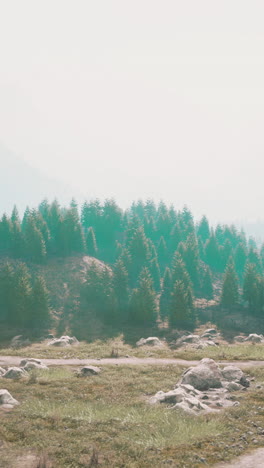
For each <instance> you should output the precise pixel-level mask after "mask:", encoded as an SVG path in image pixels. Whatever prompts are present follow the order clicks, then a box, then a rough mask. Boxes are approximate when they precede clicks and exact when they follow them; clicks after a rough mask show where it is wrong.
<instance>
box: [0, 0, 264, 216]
mask: <svg viewBox="0 0 264 468" xmlns="http://www.w3.org/2000/svg"><path fill="white" fill-rule="evenodd" d="M263 17H264V4H263V2H261V1H251V2H248V1H241V0H239V1H236V0H233V1H232V2H230V0H229V1H222V2H216V1H212V0H210V1H209V0H208V1H204V0H200V1H199V2H198V1H197V0H194V1H177V0H173V1H166V0H165V1H162V2H161V1H153V0H151V1H147V0H140V1H138V0H134V1H133V2H127V1H124V0H120V1H117V0H116V1H114V0H105V1H103V0H102V1H87V0H85V1H81V0H79V1H78V2H74V1H67V0H66V1H65V0H63V1H59V0H52V1H47V0H46V1H45V2H36V1H28V0H24V1H23V2H21V1H12V0H10V1H9V2H6V1H4V0H2V1H1V18H0V22H1V24H0V53H1V65H0V66H1V73H0V100H1V106H0V129H1V130H0V140H1V142H2V143H3V144H4V145H5V146H6V147H8V148H9V149H11V150H12V151H14V152H15V153H16V154H17V155H19V156H20V157H22V158H23V159H24V160H26V161H27V162H28V163H30V164H31V165H32V166H34V167H36V168H38V169H40V170H41V171H42V172H44V173H45V174H47V175H49V176H51V175H52V177H54V178H57V179H58V180H60V181H61V182H63V183H67V184H69V185H70V186H71V187H74V188H75V189H76V192H77V191H78V193H79V192H82V194H83V196H86V197H88V198H94V197H100V198H107V197H112V196H113V197H115V198H116V200H117V202H118V203H119V204H121V205H122V206H124V207H125V206H127V205H128V204H129V203H130V202H131V201H132V200H133V199H138V198H143V199H145V198H149V197H152V198H154V199H155V200H157V201H158V200H159V199H160V198H162V199H164V201H166V202H169V203H174V204H175V205H176V207H179V208H181V207H182V206H183V204H187V205H189V206H190V208H191V209H192V210H193V211H194V213H195V215H196V216H200V215H202V214H203V213H206V214H207V215H208V217H209V218H210V219H211V220H212V221H219V220H220V221H229V220H231V221H232V220H237V219H243V220H245V221H249V220H254V219H257V218H263V216H262V212H263V211H262V210H263V206H262V204H263V181H262V180H263V165H264V164H263V152H264V140H263V120H264V90H263V86H264V85H263V83H264V53H263V52H264V33H263ZM15 169H16V168H14V170H15ZM21 189H22V188H21ZM73 195H74V194H73Z"/></svg>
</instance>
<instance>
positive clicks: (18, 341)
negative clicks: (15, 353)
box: [10, 335, 31, 348]
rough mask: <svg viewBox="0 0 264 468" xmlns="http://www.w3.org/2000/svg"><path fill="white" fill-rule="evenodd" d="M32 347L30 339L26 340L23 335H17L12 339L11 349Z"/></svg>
mask: <svg viewBox="0 0 264 468" xmlns="http://www.w3.org/2000/svg"><path fill="white" fill-rule="evenodd" d="M30 345H31V341H30V340H29V339H27V338H24V337H23V336H22V335H17V336H14V338H12V340H11V343H10V348H25V347H26V346H30Z"/></svg>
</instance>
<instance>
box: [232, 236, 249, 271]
mask: <svg viewBox="0 0 264 468" xmlns="http://www.w3.org/2000/svg"><path fill="white" fill-rule="evenodd" d="M246 261H247V250H246V247H245V245H244V244H243V243H242V242H240V243H239V244H238V245H237V247H236V250H235V267H236V271H237V274H238V276H239V278H240V279H241V278H242V276H243V274H244V270H245V265H246Z"/></svg>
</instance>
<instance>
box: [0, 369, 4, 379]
mask: <svg viewBox="0 0 264 468" xmlns="http://www.w3.org/2000/svg"><path fill="white" fill-rule="evenodd" d="M4 373H5V369H3V367H0V377H2V375H3V374H4Z"/></svg>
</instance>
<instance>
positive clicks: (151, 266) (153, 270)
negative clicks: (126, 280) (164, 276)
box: [149, 257, 160, 291]
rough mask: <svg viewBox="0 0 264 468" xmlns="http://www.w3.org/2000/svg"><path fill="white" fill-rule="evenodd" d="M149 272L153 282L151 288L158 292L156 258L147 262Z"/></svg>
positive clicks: (157, 263) (158, 279) (158, 273)
mask: <svg viewBox="0 0 264 468" xmlns="http://www.w3.org/2000/svg"><path fill="white" fill-rule="evenodd" d="M149 272H150V275H151V277H152V280H153V286H154V289H155V290H156V291H159V290H160V268H159V262H158V259H157V257H154V258H153V259H152V260H150V262H149Z"/></svg>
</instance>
